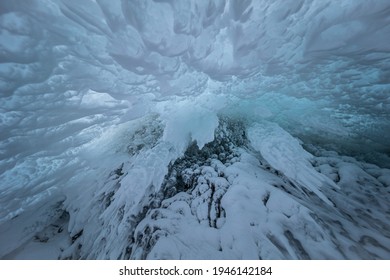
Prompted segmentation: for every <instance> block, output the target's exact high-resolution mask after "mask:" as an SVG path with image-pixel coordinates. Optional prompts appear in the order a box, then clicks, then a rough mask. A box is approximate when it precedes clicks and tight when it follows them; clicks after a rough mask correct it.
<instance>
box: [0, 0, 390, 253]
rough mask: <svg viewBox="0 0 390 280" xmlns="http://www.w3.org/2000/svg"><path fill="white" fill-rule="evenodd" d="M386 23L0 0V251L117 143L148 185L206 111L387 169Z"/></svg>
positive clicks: (204, 7)
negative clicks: (273, 127) (273, 128)
mask: <svg viewBox="0 0 390 280" xmlns="http://www.w3.org/2000/svg"><path fill="white" fill-rule="evenodd" d="M389 21H390V3H389V1H387V0H370V1H364V0H362V1H357V0H341V1H331V0H326V1H316V0H311V1H310V0H288V1H282V0H276V1H275V0H262V1H250V0H243V1H240V0H236V1H233V0H231V1H228V0H226V1H224V0H217V1H181V0H177V1H173V0H172V1H169V0H166V1H134V0H129V1H125V0H122V1H111V0H95V1H92V0H90V1H77V0H67V1H65V0H64V1H61V0H52V1H49V0H47V1H38V0H29V1H20V0H17V1H11V0H10V1H1V3H0V131H1V133H0V194H1V195H0V223H2V224H3V225H4V226H3V227H4V228H11V229H10V230H8V229H7V230H6V229H2V230H3V235H4V236H10V238H11V237H12V236H13V238H14V239H15V242H10V245H9V247H7V246H8V245H7V246H5V245H4V246H5V247H2V248H1V249H2V251H3V252H9V251H11V250H12V249H15V247H17V246H18V245H20V244H21V243H23V242H25V241H26V240H27V239H29V238H31V236H33V235H34V234H35V233H36V232H37V231H39V230H41V229H43V228H44V227H45V226H47V225H48V224H50V223H51V222H52V221H54V220H56V219H58V217H59V216H60V215H61V212H60V211H58V212H56V211H55V210H53V209H58V207H59V206H58V205H63V204H62V203H63V201H64V200H66V199H68V200H69V197H70V194H69V191H68V190H70V189H71V190H76V191H75V192H76V193H77V192H82V191H83V190H84V189H86V190H88V189H91V190H90V191H91V192H93V187H91V186H90V185H91V182H94V181H97V180H100V179H101V178H100V177H99V179H97V178H96V174H97V173H100V174H108V173H110V172H111V171H112V170H113V169H115V168H117V167H118V166H119V165H120V164H121V163H122V162H123V161H124V160H123V159H124V158H126V156H127V155H128V153H129V149H130V150H131V151H139V150H142V149H144V150H145V153H146V154H145V153H143V154H142V156H138V159H137V161H136V163H137V164H138V167H137V166H136V167H137V168H138V169H137V168H136V167H134V165H131V164H130V165H129V168H130V169H131V168H132V169H131V170H133V171H132V172H135V173H134V174H143V175H135V176H141V177H142V176H144V177H145V178H144V177H142V178H143V179H140V182H141V183H139V184H141V185H142V186H144V188H145V189H147V187H148V186H149V185H150V182H152V183H153V184H154V186H155V188H156V190H158V189H159V186H158V185H159V184H160V185H161V181H162V180H163V178H164V176H165V174H166V172H167V168H168V164H169V162H171V161H174V160H175V159H177V158H179V157H181V156H182V155H183V153H184V152H185V150H186V148H187V147H188V145H189V144H190V143H191V142H192V141H197V143H198V146H199V148H202V147H203V146H204V145H205V144H207V143H208V142H210V141H213V139H214V131H215V129H216V128H217V126H218V115H220V114H223V115H228V116H230V117H232V118H236V119H240V120H244V122H246V123H248V124H251V123H254V122H258V121H262V120H266V121H270V122H274V123H277V124H278V125H279V126H280V127H281V128H283V129H284V130H286V131H288V132H289V133H290V134H291V135H293V136H294V137H299V138H300V139H301V140H302V141H303V144H304V145H306V146H307V148H310V146H311V145H314V146H315V147H323V148H326V149H330V150H334V151H337V152H339V153H343V154H348V155H352V156H354V157H356V158H359V159H362V160H366V161H369V162H373V163H376V164H378V165H380V166H381V167H389V166H390V160H389V147H390V133H389V131H390V97H389V90H390V86H389V82H390V78H389V77H390V69H389V65H390V41H389V39H388V38H390V22H389ZM140 120H141V122H145V124H146V125H145V124H144V125H145V127H149V128H144V130H142V129H143V128H142V125H140V124H139V123H138V122H139V121H140ZM134 122H135V123H134ZM140 127H141V128H140ZM150 127H153V129H150ZM134 131H138V132H139V131H144V132H142V133H143V134H141V135H144V136H143V137H139V136H137V137H139V139H138V138H137V137H134V136H133V135H134ZM149 134H152V135H154V136H150V135H149ZM137 135H139V134H137ZM145 137H146V138H145ZM145 139H146V140H145ZM134 141H135V142H134ZM137 141H138V142H137ZM129 142H132V143H133V144H131V145H133V146H132V147H131V148H129V147H128V146H129V145H130V144H129ZM134 143H138V144H137V145H140V146H137V145H135V144H134ZM145 147H146V148H148V149H149V151H148V152H146V148H145ZM156 147H157V148H156ZM314 150H315V149H313V151H314ZM156 158H158V160H159V161H156ZM152 163H153V164H154V165H153V164H152ZM153 166H154V167H153ZM146 167H147V168H146ZM159 167H161V169H159ZM145 168H146V169H145ZM148 168H149V169H148ZM150 168H152V171H151V170H150ZM153 168H154V169H153ZM158 169H159V170H158ZM134 170H138V171H139V172H138V171H137V172H138V173H137V172H136V171H134ZM145 170H146V171H145ZM145 172H146V173H145ZM287 173H288V172H287ZM150 174H154V175H153V176H152V178H151V179H150V178H148V177H149V176H150ZM141 177H140V178H141ZM100 183H101V182H98V183H97V185H99V184H100ZM130 183H131V182H130ZM131 191H132V190H129V192H131ZM133 191H134V190H133ZM144 192H145V190H144V189H143V190H142V191H141V193H139V197H140V198H139V199H138V200H137V199H135V200H134V201H133V203H135V204H137V203H139V200H142V196H143V195H144ZM71 193H72V195H73V194H74V192H71ZM75 199H76V198H75ZM76 200H77V199H76ZM81 201H82V200H81ZM61 207H62V206H61ZM67 207H68V210H69V209H72V207H75V208H77V207H78V206H75V205H71V203H68V206H67ZM129 207H130V206H129ZM37 209H38V210H39V211H38V210H37ZM31 211H37V212H36V215H33V218H31ZM134 211H135V210H134ZM47 213H51V214H50V215H48V214H47ZM16 218H18V219H16ZM12 219H15V221H16V222H12V223H15V225H13V226H11V227H10V226H9V223H11V222H10V221H11V220H12ZM18 221H19V222H18ZM80 221H81V220H79V222H80ZM26 228H29V230H27V231H26ZM75 228H77V227H75ZM73 230H74V231H76V229H73ZM75 233H76V232H73V234H75Z"/></svg>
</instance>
